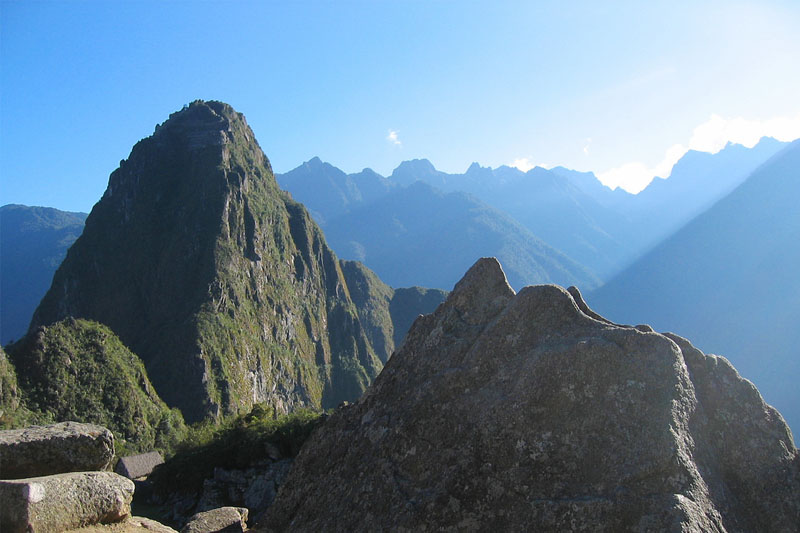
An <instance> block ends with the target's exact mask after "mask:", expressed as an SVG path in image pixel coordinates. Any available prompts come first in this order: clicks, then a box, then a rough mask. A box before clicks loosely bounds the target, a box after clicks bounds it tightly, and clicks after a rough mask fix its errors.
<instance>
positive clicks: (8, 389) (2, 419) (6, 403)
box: [0, 346, 22, 429]
mask: <svg viewBox="0 0 800 533" xmlns="http://www.w3.org/2000/svg"><path fill="white" fill-rule="evenodd" d="M21 396H22V392H21V391H20V389H19V385H18V384H17V372H16V370H14V366H13V365H12V364H11V363H10V362H9V360H8V356H7V355H6V352H5V350H3V347H2V346H0V429H8V428H10V427H14V426H15V425H16V421H17V409H19V404H20V400H21Z"/></svg>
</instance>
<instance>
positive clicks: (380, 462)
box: [261, 259, 800, 532]
mask: <svg viewBox="0 0 800 533" xmlns="http://www.w3.org/2000/svg"><path fill="white" fill-rule="evenodd" d="M573 295H574V296H573ZM798 523H800V456H799V455H798V450H797V449H796V448H795V445H794V442H793V440H792V435H791V433H790V431H789V429H788V428H787V426H786V424H785V423H784V421H783V419H782V418H781V416H780V414H779V413H778V412H777V411H775V410H774V409H773V408H771V407H769V406H768V405H766V404H765V403H764V402H763V400H762V399H761V397H760V395H759V393H758V391H757V390H756V389H755V387H753V385H752V384H751V383H750V382H748V381H746V380H745V379H743V378H742V377H741V376H739V375H738V374H737V372H736V370H735V369H734V368H733V367H732V366H731V365H730V364H729V363H728V361H727V360H725V359H724V358H722V357H717V356H713V355H705V354H703V353H702V352H700V351H698V350H696V349H695V348H693V347H692V346H691V344H689V343H688V341H686V340H684V339H682V338H680V337H677V336H674V335H660V334H657V333H654V332H652V330H651V329H650V328H648V327H646V326H641V327H637V328H633V327H628V326H619V325H615V324H612V323H610V322H608V321H606V320H604V319H602V317H599V316H597V315H594V314H593V313H591V312H590V311H589V310H588V308H586V306H585V304H584V303H583V300H582V299H581V298H580V295H579V293H578V292H577V290H573V291H572V294H571V293H570V292H568V291H565V290H563V289H561V288H559V287H556V286H552V285H542V286H533V287H526V288H525V289H523V290H522V291H520V293H519V294H515V293H514V291H513V290H512V289H511V288H510V287H509V286H508V283H507V282H506V280H505V277H504V274H503V272H502V270H501V268H500V266H499V264H498V263H497V262H496V260H492V259H482V260H480V261H479V262H478V263H476V264H475V266H473V267H472V268H471V269H470V271H469V272H468V273H467V274H466V276H465V277H464V278H463V279H462V280H461V281H460V282H459V284H458V285H456V287H455V289H454V290H453V292H452V293H451V294H450V295H449V297H448V299H447V301H446V302H445V303H444V304H443V305H441V306H440V307H439V308H438V309H437V310H436V312H435V313H433V314H432V315H427V316H424V317H422V318H419V319H417V321H416V322H415V323H414V325H413V326H412V329H411V331H410V332H409V334H408V336H407V338H406V340H405V342H404V344H403V346H402V348H401V349H400V350H399V351H398V352H397V353H396V354H395V355H394V356H393V357H392V358H391V359H390V360H389V361H388V363H387V364H386V367H385V368H384V370H383V372H382V373H381V375H380V376H379V377H378V378H377V379H376V381H375V382H374V383H373V385H372V386H371V387H370V389H369V390H368V391H367V393H366V394H365V395H364V396H363V397H362V399H361V400H360V401H359V402H358V403H357V404H355V405H353V406H351V407H348V408H345V409H342V410H340V411H338V412H337V413H336V414H334V415H333V416H332V417H331V418H330V419H329V420H328V421H327V422H326V424H325V426H323V427H322V428H321V429H320V430H318V431H317V432H316V433H315V434H314V435H313V436H312V437H311V439H310V440H309V441H308V442H307V443H306V445H305V446H304V448H303V450H302V452H301V453H300V455H299V456H298V458H297V460H296V462H295V465H294V467H293V470H292V472H291V473H290V475H289V478H288V479H287V482H286V484H285V485H284V486H283V488H282V489H281V493H280V494H279V496H278V499H277V500H276V502H275V504H274V505H273V506H272V507H271V508H270V510H269V511H268V516H267V518H266V520H265V522H264V523H263V524H262V526H261V527H262V529H264V530H271V531H312V530H315V529H323V530H338V531H348V530H397V531H400V530H404V531H409V530H411V531H441V530H464V531H479V530H480V531H522V530H535V531H567V530H569V531H698V532H699V531H792V530H796V528H797V524H798Z"/></svg>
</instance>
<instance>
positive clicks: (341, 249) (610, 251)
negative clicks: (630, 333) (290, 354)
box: [276, 138, 786, 289]
mask: <svg viewBox="0 0 800 533" xmlns="http://www.w3.org/2000/svg"><path fill="white" fill-rule="evenodd" d="M785 144H786V143H782V142H779V141H776V140H774V139H770V138H764V139H762V140H761V142H760V143H759V144H757V145H756V146H755V147H753V148H750V149H748V148H745V147H743V146H741V145H729V146H727V147H726V148H725V149H723V150H721V151H720V152H718V153H716V154H707V153H700V152H694V151H690V152H688V153H687V154H686V155H684V157H683V158H682V159H681V160H680V161H679V162H678V163H677V164H676V165H675V167H674V169H673V172H672V176H671V177H670V179H660V178H656V179H654V180H653V182H652V183H651V184H650V185H649V186H648V187H647V188H646V189H645V190H644V191H642V192H641V193H639V194H638V195H632V194H629V193H627V192H625V191H623V190H621V189H616V190H611V189H610V188H608V187H606V186H604V185H603V184H602V183H600V181H599V180H598V179H597V177H596V176H595V175H594V174H592V173H589V172H577V171H573V170H568V169H565V168H563V167H556V168H553V169H550V170H547V169H544V168H541V167H536V168H533V169H531V170H529V171H528V172H522V171H520V170H519V169H516V168H512V167H508V166H501V167H499V168H496V169H491V168H486V167H481V166H480V165H478V164H477V163H473V164H472V165H471V166H470V167H469V168H468V169H467V171H466V172H465V173H464V174H448V173H445V172H441V171H439V170H437V169H436V168H435V167H434V166H433V164H431V162H430V161H428V160H426V159H416V160H412V161H405V162H403V163H401V164H400V165H399V166H398V167H397V168H396V169H395V170H394V171H393V172H392V174H391V176H389V177H388V178H384V177H382V176H380V175H379V174H377V173H375V172H374V171H372V170H370V169H365V170H363V171H361V172H359V173H357V174H346V173H344V172H343V171H341V170H340V169H338V168H336V167H334V166H333V165H331V164H329V163H324V162H322V161H321V160H320V159H319V158H313V159H311V160H310V161H308V162H307V163H304V164H303V165H301V166H299V167H297V168H296V169H294V170H292V171H290V172H287V173H286V174H278V175H277V176H276V178H277V180H278V183H279V184H280V185H281V187H282V188H284V189H285V190H287V191H289V192H290V193H292V196H293V197H295V198H296V199H297V200H299V201H301V202H303V204H305V205H306V206H307V207H308V209H309V211H310V212H311V213H312V215H313V216H314V217H315V220H317V222H318V223H319V224H320V225H321V226H322V227H323V229H324V230H325V231H326V235H327V237H328V239H329V241H330V242H331V245H332V246H333V247H334V249H335V250H337V252H338V253H339V254H341V255H342V256H343V257H346V258H350V259H360V260H363V261H365V263H366V264H367V266H370V267H371V268H373V269H375V270H376V272H377V273H378V274H379V275H380V276H381V277H382V278H384V279H386V280H388V281H389V282H390V283H391V282H392V281H391V280H393V279H394V276H396V275H397V273H396V272H395V271H396V270H400V269H401V268H400V266H399V265H398V263H397V261H395V260H393V259H394V258H395V257H396V258H402V260H403V263H404V265H403V269H405V273H407V274H408V275H409V276H411V275H412V274H414V275H417V276H418V277H417V278H414V279H417V280H418V281H417V282H416V283H422V284H427V283H439V284H440V285H439V286H440V287H441V288H450V287H451V286H452V284H453V283H454V282H455V280H456V279H457V276H458V272H462V271H463V269H464V268H465V267H466V266H468V265H469V264H470V261H466V262H465V261H455V262H456V263H457V264H458V268H454V266H453V264H452V263H453V262H454V260H451V259H452V258H450V257H445V256H446V252H445V250H447V249H449V248H452V247H453V246H454V244H455V243H459V244H461V245H465V246H469V245H472V244H475V245H477V243H480V245H479V246H481V247H482V248H481V249H482V250H484V252H483V253H479V254H478V255H488V254H489V253H493V254H495V255H497V257H498V258H499V259H500V260H501V261H502V262H503V264H504V265H506V270H507V273H508V275H509V280H510V282H511V283H512V285H513V286H515V287H520V286H521V285H528V284H535V283H546V282H555V283H561V284H572V283H575V284H577V285H579V286H581V287H583V288H585V289H590V288H591V287H593V286H596V285H597V280H601V281H602V280H607V279H610V278H611V277H612V276H613V275H614V274H616V273H618V272H619V271H620V270H622V269H623V268H624V267H625V266H627V265H628V264H630V263H631V262H632V261H633V260H635V259H636V258H637V257H639V256H640V255H641V254H643V253H644V252H646V251H647V250H648V249H649V248H651V247H652V246H654V245H655V244H657V243H658V242H659V241H660V240H661V239H663V238H664V237H665V236H667V235H668V234H670V233H672V232H673V231H675V230H676V229H678V228H679V227H680V226H682V225H683V224H685V223H686V222H688V221H689V220H690V219H691V218H692V217H694V216H696V215H697V214H699V213H700V212H702V210H704V209H706V208H707V207H708V206H710V205H711V204H712V203H713V202H715V201H716V200H718V199H719V198H721V197H722V196H724V195H725V194H726V193H728V192H730V191H731V190H732V189H733V188H734V187H736V186H737V185H738V184H740V183H741V182H742V181H743V180H744V179H745V178H746V177H747V176H748V175H749V174H750V173H751V172H752V171H753V170H754V169H755V168H756V167H758V165H760V164H761V163H763V162H764V161H766V160H767V159H769V157H771V156H772V155H773V154H775V153H776V152H777V151H778V150H780V149H781V148H782V147H784V146H785ZM420 182H421V183H424V184H427V185H429V186H430V187H432V189H427V190H424V191H423V189H417V190H416V192H415V193H414V194H401V193H399V192H398V191H399V190H402V189H404V188H407V187H410V186H412V185H416V184H418V183H420ZM437 191H438V192H437ZM442 192H443V193H459V194H461V195H462V197H461V198H462V200H461V202H460V203H458V202H455V201H454V200H453V197H449V196H448V195H447V194H441V193H442ZM465 193H466V194H468V195H470V197H465V196H463V195H464V194H465ZM434 197H436V198H434ZM467 198H469V199H467ZM445 199H448V205H446V206H445V205H444V202H445ZM414 202H418V205H414ZM457 204H458V205H457ZM457 210H460V213H459V214H458V215H456V211H457ZM476 211H480V212H481V215H480V216H479V217H478V220H476V219H475V218H471V215H470V213H472V214H473V215H472V216H474V215H475V213H476ZM400 212H402V213H409V212H414V213H415V215H414V217H416V218H418V223H419V225H420V226H425V228H426V229H425V233H426V234H425V240H426V242H427V243H428V245H427V246H416V247H415V248H414V247H408V246H406V245H404V244H402V243H400V242H398V241H397V239H398V238H399V237H401V236H402V235H408V236H409V239H410V238H411V233H410V232H409V230H408V229H407V227H406V225H405V224H403V223H401V222H400V220H399V219H398V213H400ZM444 213H447V216H445V215H444ZM502 215H506V217H510V219H512V220H513V221H515V222H516V224H514V223H509V222H508V220H509V219H508V218H505V219H503V218H502ZM420 217H421V218H420ZM437 217H439V218H438V219H437ZM444 219H458V220H459V221H460V222H459V223H458V224H454V225H452V226H448V225H447V224H446V222H444ZM466 220H471V221H472V223H471V224H469V228H470V231H469V232H461V231H460V228H461V227H466V226H464V223H465V221H466ZM500 220H503V222H500ZM491 228H494V229H495V231H493V230H492V229H491ZM523 229H524V230H527V232H525V231H523ZM498 232H499V234H500V235H503V236H505V237H500V236H499V235H498ZM464 235H469V236H470V239H465V238H463V236H464ZM507 239H510V242H511V243H513V244H509V241H508V240H507ZM390 242H398V244H397V249H392V248H391V245H390V244H389V243H390ZM415 242H416V243H419V242H420V239H419V238H417V239H416V240H415ZM512 249H513V251H514V253H513V254H511V253H509V252H510V251H511V250H512ZM545 249H546V250H547V251H546V252H545V251H544V250H545ZM498 250H500V251H501V252H498ZM473 251H475V250H473ZM556 251H558V252H561V254H557V253H555V252H556ZM393 253H394V255H392V254H393ZM387 254H388V255H392V259H390V258H388V257H387ZM502 254H507V256H503V255H502ZM432 256H433V257H436V258H437V260H436V261H432V262H433V263H434V264H438V265H440V266H439V269H440V270H442V273H441V275H440V274H439V273H438V272H436V271H435V269H436V267H435V266H434V270H430V269H428V268H426V269H424V272H423V271H422V270H423V269H422V268H417V267H416V265H421V264H422V263H424V262H425V261H426V260H429V259H430V258H431V257H432ZM522 256H528V257H527V258H525V259H521V257H522ZM471 257H472V258H474V257H477V256H476V255H472V256H471ZM544 257H547V259H546V260H544ZM384 258H386V259H384ZM546 263H550V264H551V265H553V264H555V263H558V264H559V266H558V267H554V266H549V267H548V266H544V265H545V264H546ZM534 264H535V265H537V266H533V265H534ZM576 269H577V270H576ZM554 270H555V271H558V272H562V273H564V274H565V273H569V274H568V275H562V274H554V273H553V271H554ZM581 271H582V273H581V274H578V272H581ZM412 277H413V276H412ZM401 284H402V283H401Z"/></svg>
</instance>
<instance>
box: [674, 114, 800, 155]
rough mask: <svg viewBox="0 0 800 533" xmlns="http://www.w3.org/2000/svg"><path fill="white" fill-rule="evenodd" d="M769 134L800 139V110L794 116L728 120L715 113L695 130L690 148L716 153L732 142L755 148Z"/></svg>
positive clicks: (778, 137) (780, 137)
mask: <svg viewBox="0 0 800 533" xmlns="http://www.w3.org/2000/svg"><path fill="white" fill-rule="evenodd" d="M765 136H767V137H774V138H776V139H778V140H779V141H793V140H795V139H797V138H800V113H798V114H797V115H796V116H794V117H775V118H770V119H767V120H748V119H745V118H742V117H737V118H730V119H726V118H723V117H721V116H719V115H711V118H710V119H708V120H707V121H706V122H704V123H702V124H700V125H699V126H697V127H696V128H695V129H694V132H692V138H691V140H690V141H689V148H690V149H692V150H697V151H700V152H710V153H712V154H714V153H717V152H719V151H720V150H722V149H723V148H725V145H726V144H728V142H732V143H736V144H742V145H744V146H747V147H748V148H752V147H753V146H755V145H756V144H758V141H759V140H760V139H761V137H765Z"/></svg>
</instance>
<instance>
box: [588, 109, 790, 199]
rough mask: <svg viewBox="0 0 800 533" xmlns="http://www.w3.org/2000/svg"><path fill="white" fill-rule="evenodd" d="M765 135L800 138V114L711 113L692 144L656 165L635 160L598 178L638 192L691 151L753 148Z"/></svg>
mask: <svg viewBox="0 0 800 533" xmlns="http://www.w3.org/2000/svg"><path fill="white" fill-rule="evenodd" d="M762 137H774V138H776V139H778V140H779V141H793V140H795V139H798V138H800V113H798V114H797V115H795V116H793V117H775V118H771V119H766V120H748V119H745V118H742V117H737V118H723V117H720V116H719V115H711V118H709V119H708V120H707V121H706V122H703V123H702V124H700V125H699V126H697V127H696V128H694V130H693V131H692V137H691V139H689V144H688V147H687V146H684V145H682V144H675V145H673V146H671V147H670V148H669V149H668V150H667V151H666V152H665V153H664V157H663V158H662V160H661V161H660V162H659V163H658V164H656V165H655V166H652V167H651V166H648V165H646V164H644V163H641V162H639V161H634V162H630V163H625V164H623V165H620V166H618V167H615V168H612V169H610V170H607V171H605V172H599V173H598V174H597V177H598V178H599V179H600V181H601V182H603V183H604V184H605V185H608V186H609V187H611V188H615V187H622V188H623V189H625V190H626V191H628V192H632V193H637V192H639V191H641V190H642V189H644V188H645V187H647V185H648V184H649V183H650V182H651V181H652V179H653V178H654V177H656V176H659V177H662V178H666V177H668V176H669V175H670V173H671V172H672V167H673V165H674V164H675V163H677V162H678V160H679V159H680V158H681V157H683V155H684V154H685V153H686V152H687V151H688V150H697V151H699V152H709V153H712V154H714V153H717V152H719V151H720V150H722V149H723V148H725V146H726V145H727V144H728V143H729V142H732V143H736V144H742V145H744V146H747V147H748V148H752V147H753V146H755V145H756V144H758V141H759V140H760V139H761V138H762ZM584 153H586V149H584Z"/></svg>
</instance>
